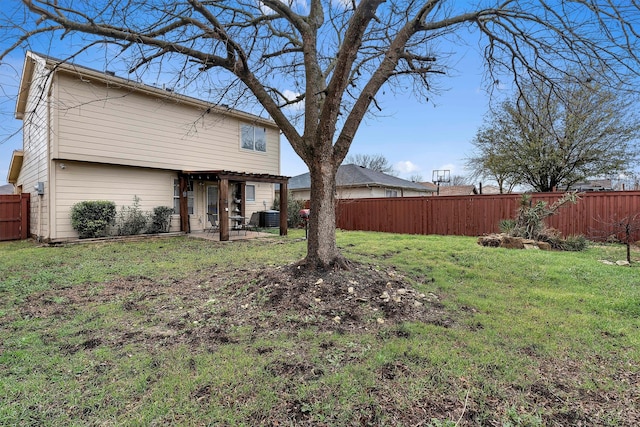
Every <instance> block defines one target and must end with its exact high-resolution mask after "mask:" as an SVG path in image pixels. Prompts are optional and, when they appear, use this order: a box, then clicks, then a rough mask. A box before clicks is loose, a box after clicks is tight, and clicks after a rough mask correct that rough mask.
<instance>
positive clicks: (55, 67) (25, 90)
mask: <svg viewBox="0 0 640 427" xmlns="http://www.w3.org/2000/svg"><path fill="white" fill-rule="evenodd" d="M37 62H42V64H43V65H44V67H46V68H47V69H49V70H51V71H55V72H60V73H68V74H73V75H76V76H78V77H82V78H89V79H93V80H96V81H100V82H102V83H104V84H107V85H109V84H115V85H117V86H125V87H127V88H128V89H131V90H134V91H139V92H141V93H145V94H147V95H151V96H155V97H158V98H162V99H171V100H172V101H175V102H179V103H183V104H187V105H191V106H194V107H196V108H200V109H202V110H205V111H211V112H215V113H218V114H222V115H227V116H231V117H235V118H238V119H241V120H245V121H248V122H251V123H255V124H260V125H262V126H270V127H276V124H275V122H274V121H273V120H271V119H266V118H264V117H259V116H256V115H254V114H250V113H246V112H244V111H240V110H235V109H232V108H229V107H227V106H225V105H216V104H213V103H211V102H207V101H204V100H201V99H197V98H193V97H190V96H187V95H181V94H179V93H176V92H173V91H169V90H166V89H162V88H158V87H154V86H150V85H146V84H144V83H140V82H136V81H133V80H129V79H126V78H123V77H118V76H115V75H112V74H110V73H107V72H102V71H98V70H94V69H92V68H89V67H85V66H81V65H77V64H74V63H68V62H65V61H64V60H61V59H57V58H53V57H50V56H47V55H43V54H39V53H34V52H27V54H26V57H25V61H24V66H23V72H22V78H21V80H20V88H19V92H18V101H17V103H16V112H15V117H16V118H17V119H22V118H23V117H24V114H25V109H26V105H27V99H28V95H29V90H30V89H31V83H32V81H33V78H34V71H35V68H36V67H35V65H36V63H37Z"/></svg>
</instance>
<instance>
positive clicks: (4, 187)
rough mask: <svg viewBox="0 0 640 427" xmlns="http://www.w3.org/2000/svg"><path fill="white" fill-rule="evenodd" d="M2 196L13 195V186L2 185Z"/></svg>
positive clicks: (0, 187) (0, 189)
mask: <svg viewBox="0 0 640 427" xmlns="http://www.w3.org/2000/svg"><path fill="white" fill-rule="evenodd" d="M0 194H13V184H5V185H0Z"/></svg>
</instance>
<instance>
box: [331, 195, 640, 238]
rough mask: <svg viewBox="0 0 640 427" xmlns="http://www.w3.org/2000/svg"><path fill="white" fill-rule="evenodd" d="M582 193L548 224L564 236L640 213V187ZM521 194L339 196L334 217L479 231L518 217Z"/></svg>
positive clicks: (637, 234)
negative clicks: (376, 197)
mask: <svg viewBox="0 0 640 427" xmlns="http://www.w3.org/2000/svg"><path fill="white" fill-rule="evenodd" d="M562 195H563V193H534V194H533V195H532V202H533V203H536V202H537V201H540V200H541V201H545V202H547V203H549V204H551V203H553V202H555V201H556V200H558V199H559V198H560V197H562ZM580 197H581V199H580V201H579V202H578V203H577V204H576V205H567V206H565V207H563V208H562V209H561V210H560V211H559V213H558V214H557V215H554V216H553V217H551V218H548V219H547V225H548V226H550V227H553V228H555V229H557V230H559V231H560V232H561V233H562V234H563V235H565V236H568V235H577V234H582V235H584V236H586V237H588V238H589V239H593V240H604V239H606V238H608V237H609V236H611V235H613V234H615V232H616V231H617V230H615V227H612V226H611V223H612V222H613V221H616V220H621V219H623V218H628V217H630V216H632V215H635V214H638V213H640V191H610V192H590V193H584V194H582V195H581V196H580ZM521 198H522V195H520V194H496V195H493V194H491V195H489V194H486V195H473V196H435V197H405V198H379V199H343V200H339V201H338V205H337V209H336V212H337V218H336V220H337V226H338V227H339V228H342V229H344V230H365V231H383V232H390V233H408V234H440V235H456V236H481V235H484V234H490V233H495V232H498V231H499V229H498V224H499V222H500V220H502V219H507V218H514V217H515V213H516V210H517V208H518V205H519V202H520V200H521ZM639 221H640V219H639ZM636 228H637V227H636ZM632 238H633V240H640V231H634V233H633V236H632Z"/></svg>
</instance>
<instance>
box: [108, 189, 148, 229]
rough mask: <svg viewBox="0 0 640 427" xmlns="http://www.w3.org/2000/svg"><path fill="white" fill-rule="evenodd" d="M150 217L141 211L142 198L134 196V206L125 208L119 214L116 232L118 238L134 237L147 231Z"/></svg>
mask: <svg viewBox="0 0 640 427" xmlns="http://www.w3.org/2000/svg"><path fill="white" fill-rule="evenodd" d="M148 223H149V215H148V214H147V213H145V212H143V211H142V210H141V209H140V198H139V197H138V196H133V205H131V206H123V207H122V208H121V209H120V212H119V213H118V218H117V220H116V230H117V234H118V236H133V235H135V234H140V233H142V232H143V231H144V230H146V229H147V224H148Z"/></svg>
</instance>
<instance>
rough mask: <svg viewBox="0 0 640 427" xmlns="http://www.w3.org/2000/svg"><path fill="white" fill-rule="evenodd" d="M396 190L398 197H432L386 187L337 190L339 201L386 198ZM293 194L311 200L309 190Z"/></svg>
mask: <svg viewBox="0 0 640 427" xmlns="http://www.w3.org/2000/svg"><path fill="white" fill-rule="evenodd" d="M387 189H388V190H395V191H397V192H398V197H424V196H430V195H431V193H428V192H419V191H414V190H408V189H405V190H401V189H399V188H398V189H395V188H384V187H347V188H344V187H343V188H338V189H337V190H336V194H337V196H336V197H337V198H338V199H366V198H373V197H386V190H387ZM291 194H292V195H293V198H294V199H297V200H309V199H310V198H311V192H310V191H309V190H292V191H291Z"/></svg>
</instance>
